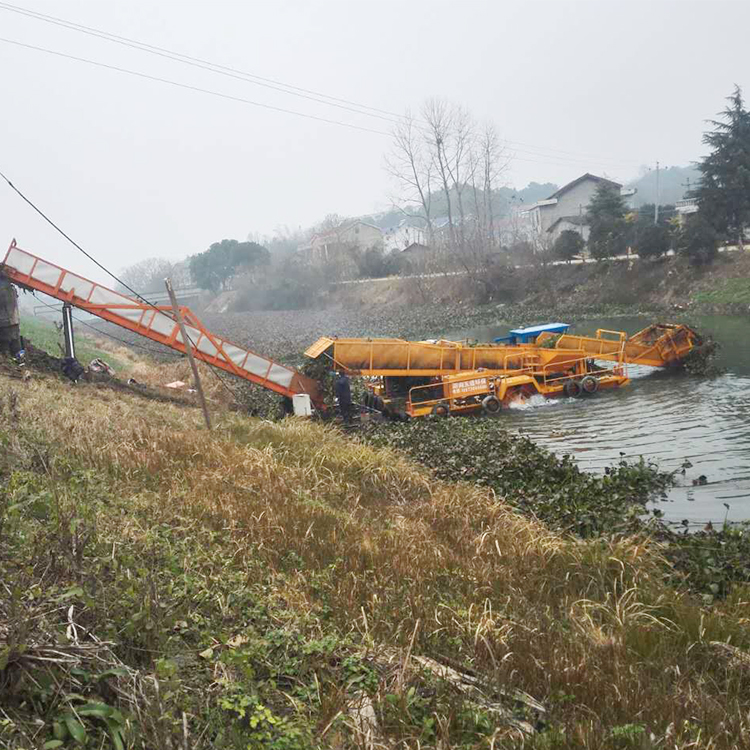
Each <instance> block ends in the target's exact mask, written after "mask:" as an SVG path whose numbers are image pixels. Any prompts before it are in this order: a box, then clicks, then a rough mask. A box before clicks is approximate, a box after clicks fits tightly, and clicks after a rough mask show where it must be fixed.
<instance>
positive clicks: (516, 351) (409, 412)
mask: <svg viewBox="0 0 750 750" xmlns="http://www.w3.org/2000/svg"><path fill="white" fill-rule="evenodd" d="M568 328H569V326H568V325H567V324H565V323H550V324H546V325H541V326H534V327H532V328H520V329H515V330H513V331H511V332H510V335H509V336H507V337H504V338H502V339H496V340H495V342H494V343H493V344H468V343H464V342H456V341H404V340H401V339H333V338H321V339H319V340H318V341H316V342H315V344H313V345H312V346H311V347H310V348H309V349H308V350H307V351H306V352H305V354H306V355H307V356H308V357H311V358H313V359H317V358H319V357H326V358H327V359H328V360H329V361H330V363H331V366H332V367H335V368H337V369H340V370H344V371H346V372H349V373H352V374H356V375H363V376H369V377H370V378H373V379H374V380H373V382H372V384H371V386H370V396H369V398H370V399H371V401H372V402H373V403H374V404H375V406H376V407H380V409H381V410H383V411H386V412H390V413H392V414H394V415H402V416H409V417H421V416H425V415H428V414H432V415H435V416H447V415H448V414H461V413H469V412H478V411H484V412H487V413H490V414H496V413H497V412H499V411H500V410H501V409H502V408H503V407H507V406H509V405H510V404H511V403H513V402H515V401H519V400H524V399H527V398H529V397H531V396H533V395H537V394H538V395H541V396H544V397H545V398H555V397H561V396H567V397H576V398H577V397H579V396H591V395H593V394H595V393H597V392H598V391H600V390H608V389H613V388H621V387H623V386H625V385H627V384H628V383H629V382H630V379H629V378H628V374H627V367H628V365H633V364H638V365H648V366H650V367H674V366H677V365H679V364H681V363H682V361H683V360H684V359H685V357H686V356H687V355H688V354H689V353H690V352H691V351H693V350H694V349H695V348H696V347H698V346H700V345H701V343H702V340H701V337H700V336H699V335H698V334H697V333H696V332H695V331H694V330H693V329H692V328H689V327H688V326H685V325H674V324H669V323H657V324H654V325H651V326H649V327H648V328H644V329H643V330H642V331H640V332H639V333H637V334H635V335H634V336H630V337H629V336H628V335H627V334H626V333H624V332H623V331H609V330H606V329H599V330H598V331H597V332H596V336H591V337H589V336H573V335H570V334H568V333H567V330H568Z"/></svg>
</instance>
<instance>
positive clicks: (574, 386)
mask: <svg viewBox="0 0 750 750" xmlns="http://www.w3.org/2000/svg"><path fill="white" fill-rule="evenodd" d="M563 393H565V395H566V396H567V397H568V398H578V397H579V396H580V395H581V384H580V383H579V382H578V381H577V380H566V381H565V385H564V386H563Z"/></svg>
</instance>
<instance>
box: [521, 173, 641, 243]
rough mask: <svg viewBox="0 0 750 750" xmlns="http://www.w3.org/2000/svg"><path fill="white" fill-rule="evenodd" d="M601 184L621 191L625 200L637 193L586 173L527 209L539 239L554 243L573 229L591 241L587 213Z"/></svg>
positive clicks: (616, 183) (617, 183)
mask: <svg viewBox="0 0 750 750" xmlns="http://www.w3.org/2000/svg"><path fill="white" fill-rule="evenodd" d="M600 185H609V186H610V187H612V188H615V189H616V190H619V191H620V195H622V196H623V197H625V198H630V197H632V196H633V195H634V194H635V190H634V189H633V188H623V186H622V185H620V183H619V182H613V181H612V180H608V179H606V178H605V177H598V176H597V175H593V174H589V173H588V172H587V173H586V174H584V175H581V176H580V177H578V178H576V179H575V180H573V181H572V182H569V183H568V184H567V185H564V186H563V187H561V188H560V189H559V190H557V191H556V192H554V193H552V195H550V197H549V198H547V199H545V200H543V201H539V202H538V203H536V204H535V205H533V206H532V207H531V208H529V209H528V214H529V217H530V219H531V225H532V227H533V230H534V232H535V233H536V234H537V236H538V237H540V238H543V239H545V240H546V241H547V242H549V243H553V242H554V241H555V240H556V239H557V238H558V237H559V236H560V234H561V233H562V232H563V231H565V230H566V229H573V230H576V231H578V232H580V233H581V237H583V239H584V241H585V240H588V236H589V226H588V223H587V221H586V214H587V212H588V206H589V203H590V202H591V199H592V198H593V197H594V193H595V192H596V190H597V188H598V187H599V186H600Z"/></svg>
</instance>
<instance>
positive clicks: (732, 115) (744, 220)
mask: <svg viewBox="0 0 750 750" xmlns="http://www.w3.org/2000/svg"><path fill="white" fill-rule="evenodd" d="M727 100H728V101H729V105H728V106H727V108H726V109H725V110H724V112H722V113H721V115H720V116H721V117H722V121H719V120H712V121H711V125H713V128H714V129H713V130H712V131H711V132H709V133H704V135H703V142H704V143H705V144H706V145H708V146H710V147H711V149H712V150H711V153H710V154H709V155H708V156H706V158H705V159H703V161H702V162H701V163H700V164H699V165H698V168H699V169H700V171H701V183H700V186H699V187H698V189H697V190H696V191H695V197H696V198H697V200H698V206H699V212H700V213H701V214H702V216H703V218H704V219H705V220H706V221H708V222H709V223H710V224H711V226H713V228H714V229H715V230H716V231H717V232H719V233H720V234H722V235H725V236H726V237H730V238H732V239H734V238H736V239H737V241H738V243H739V245H740V247H742V245H743V239H744V232H745V229H746V228H747V227H748V226H750V112H748V111H747V110H746V109H745V105H744V101H743V99H742V90H741V89H740V87H739V86H735V89H734V93H733V94H732V95H731V96H729V97H727Z"/></svg>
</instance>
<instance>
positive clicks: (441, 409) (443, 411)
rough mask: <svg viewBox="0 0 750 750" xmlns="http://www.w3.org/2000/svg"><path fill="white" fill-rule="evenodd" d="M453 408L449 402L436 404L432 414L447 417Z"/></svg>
mask: <svg viewBox="0 0 750 750" xmlns="http://www.w3.org/2000/svg"><path fill="white" fill-rule="evenodd" d="M450 412H451V410H450V407H449V406H448V404H435V406H433V407H432V412H431V413H432V416H433V417H447V416H448V415H449V414H450Z"/></svg>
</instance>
